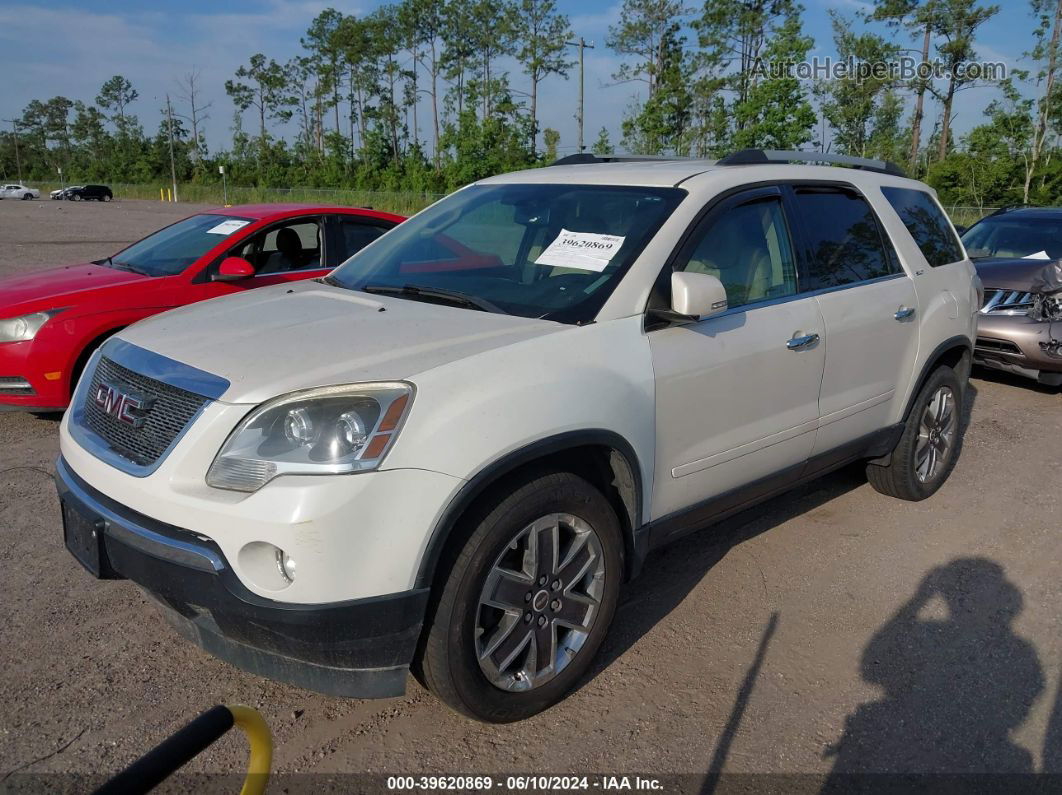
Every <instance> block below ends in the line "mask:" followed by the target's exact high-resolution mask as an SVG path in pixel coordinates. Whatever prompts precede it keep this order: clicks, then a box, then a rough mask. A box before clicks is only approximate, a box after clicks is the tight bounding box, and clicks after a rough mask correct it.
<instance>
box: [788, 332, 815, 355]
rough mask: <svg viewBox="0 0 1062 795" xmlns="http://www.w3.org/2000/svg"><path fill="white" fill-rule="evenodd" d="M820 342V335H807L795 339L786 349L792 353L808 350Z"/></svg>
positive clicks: (790, 341) (789, 342)
mask: <svg viewBox="0 0 1062 795" xmlns="http://www.w3.org/2000/svg"><path fill="white" fill-rule="evenodd" d="M818 341H819V335H818V334H805V335H804V336H803V337H793V338H792V339H791V340H789V341H788V342H786V344H785V347H787V348H789V350H791V351H799V350H801V349H802V348H808V347H810V346H812V345H814V344H815V343H816V342H818Z"/></svg>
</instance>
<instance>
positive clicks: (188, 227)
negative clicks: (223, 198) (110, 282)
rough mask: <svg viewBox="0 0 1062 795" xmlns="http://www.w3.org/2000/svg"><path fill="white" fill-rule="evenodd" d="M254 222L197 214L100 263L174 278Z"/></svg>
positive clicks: (246, 219) (229, 216)
mask: <svg viewBox="0 0 1062 795" xmlns="http://www.w3.org/2000/svg"><path fill="white" fill-rule="evenodd" d="M253 220H254V219H252V218H235V217H233V216H231V215H209V214H208V215H193V216H192V217H191V218H185V219H184V220H183V221H178V222H177V223H175V224H172V225H170V226H167V227H166V228H165V229H160V230H159V231H158V232H156V233H155V234H153V235H148V236H147V237H145V238H144V239H143V240H141V241H140V242H139V243H134V244H133V245H131V246H129V248H126V249H123V250H121V251H119V252H118V253H117V254H115V255H114V256H113V257H108V258H107V259H105V260H102V261H101V262H100V264H101V265H109V266H111V267H114V268H119V269H125V270H131V271H135V272H136V273H143V274H145V275H147V276H174V275H176V274H178V273H180V272H181V271H183V270H184V269H185V268H187V267H188V266H189V265H191V264H192V263H193V262H195V261H196V260H197V259H199V258H200V257H201V256H203V254H205V253H206V252H208V251H209V250H210V249H212V248H213V247H214V246H216V245H217V244H218V243H220V242H221V241H222V240H224V239H225V238H226V237H228V236H229V235H231V234H233V233H234V232H236V231H238V230H239V229H242V228H243V227H245V226H247V224H249V223H251V222H252V221H253Z"/></svg>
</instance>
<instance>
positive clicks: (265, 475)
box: [206, 382, 413, 491]
mask: <svg viewBox="0 0 1062 795" xmlns="http://www.w3.org/2000/svg"><path fill="white" fill-rule="evenodd" d="M412 402H413V387H412V386H411V385H409V384H403V383H398V382H395V383H383V384H353V385H350V386H330V387H322V388H320V389H308V390H305V391H302V392H293V393H292V394H290V395H284V396H283V397H279V398H277V399H275V400H271V401H269V402H268V403H264V404H262V405H261V406H259V407H258V408H257V409H255V410H254V411H252V412H251V413H250V414H249V415H247V417H246V418H245V419H244V420H243V422H241V423H240V424H239V425H238V426H237V427H236V430H234V431H233V432H232V434H231V435H230V436H229V438H228V440H227V441H226V442H225V445H224V446H223V447H222V448H221V452H219V453H218V455H217V457H216V458H215V459H214V463H213V464H211V465H210V470H209V471H208V472H207V478H206V480H207V484H208V485H210V486H213V487H214V488H218V489H231V490H234V491H257V490H258V489H260V488H262V486H264V485H265V484H266V483H268V482H269V481H270V480H272V479H273V478H275V477H277V476H279V475H337V474H344V473H349V472H364V471H366V470H369V469H376V467H378V466H379V465H380V462H381V461H382V460H383V457H384V455H385V454H386V453H387V451H388V450H389V449H390V448H391V444H392V443H393V442H394V440H395V437H397V436H398V431H399V429H400V428H401V425H402V421H403V420H404V419H405V416H406V414H407V413H408V412H409V406H410V404H411V403H412Z"/></svg>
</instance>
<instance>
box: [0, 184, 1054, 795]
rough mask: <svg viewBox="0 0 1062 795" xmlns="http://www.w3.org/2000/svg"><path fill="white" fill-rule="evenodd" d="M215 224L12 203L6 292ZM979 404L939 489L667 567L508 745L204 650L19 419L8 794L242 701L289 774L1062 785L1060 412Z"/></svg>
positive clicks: (830, 505) (226, 756) (714, 543)
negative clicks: (582, 671)
mask: <svg viewBox="0 0 1062 795" xmlns="http://www.w3.org/2000/svg"><path fill="white" fill-rule="evenodd" d="M192 209H193V208H191V207H189V206H188V205H181V206H177V207H175V206H173V205H169V206H167V205H160V204H157V203H149V202H142V203H138V202H114V203H112V204H108V205H103V204H100V205H96V204H85V203H82V204H77V205H75V204H59V203H52V202H48V201H44V202H33V203H29V202H25V203H23V202H9V201H3V202H0V275H2V274H5V273H15V272H19V271H22V270H25V269H29V268H36V267H40V266H44V265H46V264H61V263H68V262H73V261H77V260H84V259H88V258H91V257H97V256H103V255H106V254H109V253H113V251H114V250H115V249H117V248H118V247H119V245H120V244H121V243H123V242H126V241H130V240H133V239H135V238H137V237H140V236H142V235H143V234H145V233H147V232H149V231H151V230H152V229H154V228H156V227H158V226H160V225H162V224H163V223H164V222H166V221H168V220H171V219H174V218H177V217H180V216H182V215H184V214H186V213H188V212H190V211H191V210H192ZM972 386H973V388H972V389H971V394H972V396H973V401H974V405H973V408H972V413H971V424H970V427H969V430H968V434H967V439H966V447H965V450H964V452H963V456H962V459H961V460H960V462H959V464H958V467H957V469H956V470H955V473H954V475H953V476H952V478H951V480H950V481H949V482H948V483H947V485H946V486H945V487H944V489H943V490H942V491H941V492H940V493H939V494H938V495H937V496H935V497H934V498H932V499H930V500H928V501H926V502H923V503H917V504H911V503H902V502H898V501H894V500H890V499H888V498H886V497H882V496H880V495H878V494H877V493H875V492H874V491H873V490H872V489H871V488H870V487H869V486H868V485H867V483H866V481H865V479H864V478H863V476H862V473H861V472H860V471H859V470H858V469H852V470H847V471H844V472H841V473H839V474H837V475H834V476H832V477H830V478H828V479H825V480H822V481H819V482H817V483H814V484H812V485H810V486H809V487H805V488H803V489H802V490H800V491H798V492H795V493H793V494H791V495H788V496H785V497H783V498H779V499H776V500H774V501H772V502H770V503H769V504H767V505H765V506H763V507H761V508H758V509H755V510H753V511H750V512H747V513H746V514H744V515H742V516H740V517H737V518H736V519H734V520H731V521H729V522H728V523H726V525H725V526H723V527H719V528H716V529H714V530H711V531H707V532H706V533H702V534H700V535H696V536H693V537H690V538H687V539H686V540H684V541H681V542H679V543H678V544H677V545H675V546H672V547H670V548H668V549H666V550H664V551H662V552H660V553H658V554H656V555H654V556H653V557H651V558H650V560H649V562H648V564H647V567H646V570H645V574H644V576H643V577H642V578H641V579H640V580H638V581H637V582H636V583H634V584H633V585H632V586H631V587H629V588H628V589H627V591H626V594H625V599H624V602H623V605H622V607H621V608H620V611H619V614H618V616H617V619H616V622H615V625H614V627H613V630H612V633H611V636H610V638H609V639H608V641H607V642H606V647H605V651H604V654H603V657H602V659H601V660H600V662H599V664H598V665H597V667H596V668H595V669H594V671H593V673H592V675H591V676H590V677H589V678H588V679H587V680H586V681H585V682H584V683H583V684H582V686H581V687H580V688H579V689H578V690H577V692H575V693H574V694H573V695H571V696H570V697H569V698H568V699H567V700H566V701H565V702H563V703H562V704H561V705H559V706H557V707H556V708H554V709H552V710H550V711H549V712H547V713H546V714H543V715H541V716H539V717H537V718H535V719H533V720H530V721H527V722H524V723H521V724H518V725H513V726H505V727H492V726H484V725H479V724H474V723H469V722H467V721H465V720H463V719H461V718H459V717H457V716H456V715H454V714H452V713H450V712H449V711H447V710H446V709H444V708H443V707H442V706H441V705H440V704H439V703H438V702H436V701H435V700H434V699H433V698H432V697H431V696H430V695H428V694H427V693H426V692H424V691H423V690H422V689H421V688H420V687H419V685H417V684H416V683H415V682H413V681H412V680H411V682H410V686H409V690H408V694H407V695H406V697H404V698H400V699H393V700H389V701H378V702H359V701H339V700H334V699H330V698H325V697H322V696H317V695H314V694H312V693H308V692H304V691H301V690H297V689H294V688H291V687H287V686H283V685H279V684H274V683H272V682H269V681H266V680H263V679H259V678H256V677H254V676H250V675H246V674H243V673H240V672H238V671H236V670H234V669H232V668H230V667H228V666H227V665H225V664H223V663H220V662H218V661H216V660H214V659H212V658H210V657H209V656H207V655H206V654H204V653H202V652H200V651H199V650H198V649H196V648H194V647H192V646H190V645H189V644H187V643H185V642H184V641H182V640H180V639H178V638H177V637H176V636H175V635H174V634H173V633H172V632H171V631H170V630H169V629H168V628H167V627H166V626H164V624H163V622H162V620H161V619H160V618H159V617H158V616H156V615H155V613H154V611H153V609H152V608H151V607H150V606H149V605H148V604H147V603H146V601H145V600H144V598H143V597H141V596H140V595H139V593H138V592H137V591H136V589H135V588H134V587H133V586H132V585H130V584H129V583H121V582H118V583H115V582H96V581H94V580H92V579H90V578H89V577H88V575H87V574H86V573H85V572H84V571H83V570H82V569H81V568H80V567H79V566H78V564H76V563H75V562H74V560H73V559H72V558H71V557H70V556H69V555H68V554H67V553H66V552H65V550H64V549H63V545H62V542H61V539H60V530H59V526H60V525H59V515H58V507H57V503H56V499H55V496H54V490H53V487H52V484H51V482H50V479H49V473H50V471H51V469H52V463H53V460H54V459H55V457H56V454H57V440H56V436H57V423H56V421H55V420H53V419H47V418H38V417H34V416H30V415H22V414H0V532H2V533H3V544H0V571H2V572H3V575H2V582H3V585H2V588H0V600H2V602H0V603H2V608H3V616H4V621H3V624H2V626H3V629H2V638H3V642H2V643H0V671H2V673H0V685H2V686H0V694H2V696H3V704H4V709H3V711H2V715H0V778H2V777H4V776H5V774H7V773H11V772H12V771H22V772H23V773H30V772H34V773H41V772H53V773H57V772H82V773H84V772H95V773H106V772H113V771H116V770H118V769H119V768H121V767H122V766H123V765H125V764H126V763H128V762H129V761H131V760H132V759H133V758H135V757H136V756H137V755H138V754H140V753H141V752H143V751H144V750H146V749H147V748H148V747H149V746H151V745H153V744H154V743H156V742H157V741H159V740H160V739H161V738H162V737H164V736H165V735H166V734H167V733H168V732H169V731H171V730H173V729H174V728H175V727H176V726H178V725H179V724H181V723H182V722H184V721H185V720H187V719H188V718H190V717H191V716H193V715H194V714H196V713H197V712H199V711H200V710H202V709H204V708H206V707H208V706H210V705H213V704H215V703H219V702H244V703H248V704H251V705H255V706H257V707H259V708H260V709H261V710H262V712H263V713H264V714H265V716H266V718H267V719H268V721H269V723H270V725H271V727H272V729H273V731H274V733H275V737H276V741H277V750H276V757H275V769H277V770H279V771H287V772H291V771H312V772H317V773H340V772H367V771H372V772H376V773H379V772H393V773H425V774H433V773H446V772H454V773H506V772H514V771H521V772H526V773H545V772H552V773H629V774H635V773H640V774H655V775H662V774H668V773H687V774H694V775H695V776H696V778H691V779H687V781H686V783H687V784H689V783H690V782H693V786H699V783H700V781H701V778H700V777H703V776H705V775H706V774H710V775H712V776H714V775H715V774H718V773H719V772H726V773H802V774H817V775H822V774H826V773H829V772H830V771H831V770H833V769H835V766H836V769H837V770H843V771H847V772H853V771H926V770H929V771H940V772H957V771H978V770H991V771H1033V770H1043V769H1051V770H1054V771H1056V772H1058V771H1062V694H1060V690H1059V682H1060V677H1062V619H1060V616H1062V576H1060V562H1062V553H1060V552H1059V543H1058V536H1059V528H1060V527H1062V521H1060V517H1062V499H1060V491H1059V484H1060V482H1062V474H1060V473H1062V445H1060V441H1059V440H1060V439H1062V394H1059V392H1058V390H1047V389H1041V388H1038V387H1036V386H1034V385H1030V384H1027V383H1025V382H1022V381H1017V380H1009V379H1008V380H1004V379H1001V378H997V377H995V376H991V375H988V374H985V373H975V377H974V379H973V381H972ZM938 567H943V568H938ZM846 726H847V734H846ZM842 735H845V739H844V742H843V743H841V744H840V745H838V743H839V741H840V740H841V739H842ZM244 754H245V749H244V746H243V744H242V741H241V740H240V739H239V738H238V737H233V738H226V740H225V741H223V742H222V743H220V744H219V745H217V746H215V747H214V748H213V749H211V750H210V751H209V752H207V753H205V754H204V755H202V756H201V757H199V758H198V759H197V760H195V762H194V763H193V765H192V769H193V770H196V771H242V769H243V763H244ZM730 780H733V779H730ZM807 780H808V781H811V779H807ZM16 781H22V782H24V783H26V784H28V785H33V784H34V783H40V782H41V781H43V779H24V778H22V777H21V776H17V777H15V778H11V779H9V781H8V783H9V784H10V783H13V782H16ZM52 781H53V782H54V781H55V780H52ZM353 781H354V780H353V779H351V780H349V781H348V785H349V786H350V787H355V786H357V785H355V784H353V783H350V782H353ZM2 787H3V784H0V788H2Z"/></svg>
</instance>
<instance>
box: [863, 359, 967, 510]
mask: <svg viewBox="0 0 1062 795" xmlns="http://www.w3.org/2000/svg"><path fill="white" fill-rule="evenodd" d="M963 391H964V390H963V388H962V383H961V382H960V381H959V377H958V375H956V373H955V371H954V370H952V369H951V368H950V367H944V366H942V367H938V368H937V369H936V370H935V371H934V372H933V374H932V375H930V377H929V379H928V380H927V381H926V383H925V385H924V386H923V387H922V389H921V391H920V392H919V393H918V397H917V398H916V399H915V402H914V406H913V407H912V408H911V413H910V415H909V416H908V417H907V421H906V422H905V424H904V429H903V434H902V435H901V436H900V441H899V443H898V444H897V445H896V449H895V450H893V452H892V457H891V460H890V462H889V463H888V464H887V465H884V466H882V465H880V464H868V465H867V479H868V480H869V481H870V485H872V486H873V487H874V488H875V489H877V490H878V491H879V492H881V493H882V494H887V495H889V496H890V497H898V498H899V499H902V500H924V499H925V498H926V497H930V496H932V495H933V494H934V493H935V492H936V491H937V489H939V488H940V487H941V486H943V485H944V481H946V480H947V479H948V476H949V475H950V474H951V471H952V469H954V468H955V463H956V461H958V458H959V452H960V450H961V449H962V433H963V427H962V412H963Z"/></svg>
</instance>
